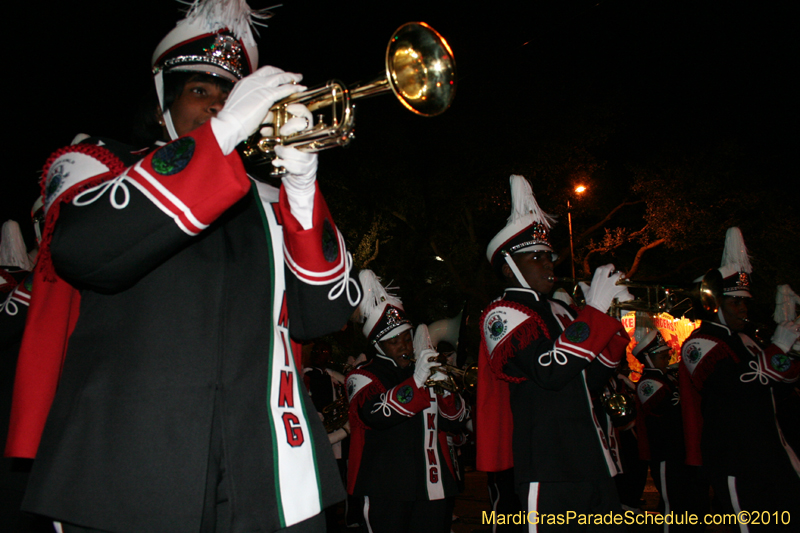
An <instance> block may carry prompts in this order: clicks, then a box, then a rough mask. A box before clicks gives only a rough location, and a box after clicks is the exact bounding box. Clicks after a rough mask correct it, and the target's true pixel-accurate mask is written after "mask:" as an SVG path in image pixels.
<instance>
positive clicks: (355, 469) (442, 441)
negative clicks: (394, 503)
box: [347, 354, 468, 501]
mask: <svg viewBox="0 0 800 533" xmlns="http://www.w3.org/2000/svg"><path fill="white" fill-rule="evenodd" d="M347 394H348V397H349V399H350V429H351V441H350V456H349V463H348V472H347V484H348V487H347V488H348V492H349V493H350V494H353V495H355V496H370V497H379V498H383V499H390V500H398V501H414V500H440V499H443V498H449V497H454V496H456V494H457V493H458V487H457V485H456V481H455V475H454V473H453V465H452V464H451V460H450V454H449V452H448V447H447V439H446V434H445V432H447V431H454V432H460V431H463V429H464V426H465V424H466V420H467V418H468V412H467V409H466V406H465V404H464V402H463V400H462V399H461V398H460V396H458V395H455V394H449V395H447V396H444V397H442V396H437V395H436V394H435V393H434V392H433V390H432V389H431V388H418V387H417V386H416V383H415V382H414V367H413V365H409V366H408V367H406V368H400V367H398V366H397V365H396V364H395V362H394V361H393V360H391V359H390V358H388V357H386V356H383V355H380V354H376V355H375V357H373V358H372V360H371V361H369V362H367V363H365V364H363V365H361V366H360V367H359V368H357V369H356V370H354V371H353V372H351V373H350V374H348V376H347Z"/></svg>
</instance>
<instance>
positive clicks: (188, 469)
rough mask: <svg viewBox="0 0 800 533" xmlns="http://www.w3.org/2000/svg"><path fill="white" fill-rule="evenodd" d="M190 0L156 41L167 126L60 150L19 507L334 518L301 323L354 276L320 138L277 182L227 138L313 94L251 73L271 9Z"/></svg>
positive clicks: (18, 450)
mask: <svg viewBox="0 0 800 533" xmlns="http://www.w3.org/2000/svg"><path fill="white" fill-rule="evenodd" d="M190 4H191V5H190V6H189V7H188V10H187V13H186V17H185V18H184V19H182V20H181V21H180V22H179V23H178V24H177V25H176V26H175V27H174V28H173V29H172V30H171V31H170V32H169V33H168V34H167V36H166V37H165V38H164V39H163V40H162V41H161V43H160V44H159V45H158V46H157V47H156V50H155V53H154V54H153V56H152V57H153V59H152V63H151V66H152V67H153V70H152V75H153V82H154V86H155V87H154V88H155V89H156V90H155V91H154V94H153V99H152V102H150V107H149V110H148V116H147V118H148V119H152V124H153V125H154V126H155V133H154V135H155V136H156V139H154V140H157V141H159V142H158V143H156V144H155V145H153V146H150V147H145V148H144V149H142V150H139V149H138V148H141V147H130V146H126V145H124V144H122V143H119V142H115V141H113V140H110V139H106V138H100V137H90V138H88V139H85V140H83V141H82V142H80V143H78V144H73V145H70V146H67V147H64V148H61V149H60V150H58V151H56V152H55V153H54V154H53V156H52V157H51V158H50V159H49V160H48V162H47V165H46V168H45V170H44V178H43V179H44V184H43V187H42V190H43V191H46V196H45V198H44V203H45V208H46V214H45V228H44V233H43V236H42V246H41V250H42V251H41V254H40V256H39V263H38V266H37V268H36V271H35V273H34V277H35V280H34V285H35V286H36V287H37V289H36V291H34V292H33V298H32V300H31V305H30V308H29V315H28V320H27V325H26V331H25V336H24V338H23V344H22V349H21V351H20V356H19V361H18V366H17V378H18V379H17V384H16V386H15V397H14V406H13V408H12V409H13V411H12V415H11V416H12V428H13V429H12V431H10V432H9V440H8V443H7V446H6V454H7V455H9V456H13V457H28V458H33V457H34V456H35V457H36V461H35V462H34V466H33V469H32V471H31V476H30V479H29V483H28V486H27V492H26V495H25V500H24V502H23V509H24V510H25V511H27V512H30V513H35V514H38V515H42V516H46V517H49V519H51V520H53V521H57V522H59V523H60V524H59V526H58V530H59V531H64V532H66V533H73V532H87V531H105V532H120V531H169V532H175V533H178V532H197V531H218V532H223V531H261V532H272V531H287V530H290V531H324V530H325V523H324V517H323V516H322V513H321V511H322V510H323V509H324V508H325V507H328V506H330V505H333V504H335V503H336V502H339V501H341V500H342V499H344V496H345V493H344V488H343V487H342V483H341V481H340V478H339V474H338V471H337V469H336V463H335V461H334V457H333V453H332V452H331V447H330V445H329V444H328V439H327V438H326V435H325V431H324V429H323V427H322V424H321V422H320V421H319V419H318V418H317V416H316V412H315V411H314V409H313V406H312V404H311V401H310V399H309V397H308V393H307V392H305V391H304V390H303V386H302V375H301V374H300V368H298V365H299V357H296V356H295V353H296V352H295V350H297V349H298V346H297V344H296V343H295V342H292V340H294V339H300V340H303V339H309V338H315V337H318V336H321V335H325V334H327V333H331V332H334V331H337V330H339V329H340V328H341V327H342V325H344V324H345V323H346V322H347V319H348V318H349V317H350V315H351V314H352V312H353V310H354V308H355V306H356V305H357V303H358V288H357V287H358V282H357V280H355V279H354V278H353V277H351V275H350V270H351V268H350V267H351V262H350V261H349V259H348V254H347V251H346V250H345V248H344V246H343V243H344V240H343V238H342V236H341V234H340V233H339V231H338V230H337V229H336V227H335V225H334V224H333V219H332V217H331V215H330V213H329V211H328V208H327V206H326V204H325V201H324V200H323V198H322V196H321V195H320V193H319V190H318V188H317V185H316V173H317V157H316V155H315V154H303V153H300V152H299V151H298V150H296V149H294V148H290V147H283V148H284V149H282V150H280V152H281V154H282V155H281V156H280V158H279V160H276V161H275V162H274V163H275V164H276V165H279V166H282V167H283V168H284V169H285V170H286V171H287V175H286V177H285V178H283V182H282V184H281V185H280V189H279V188H276V187H274V186H271V185H267V184H265V183H261V182H257V181H255V180H253V179H251V178H250V177H249V176H248V175H247V174H246V172H245V169H244V167H243V164H242V161H241V158H240V156H239V155H238V153H237V152H236V150H235V147H236V145H237V144H239V143H240V142H241V141H243V140H244V139H246V138H247V137H249V136H250V135H251V134H252V133H254V132H255V130H256V129H258V128H259V126H260V124H261V123H262V122H263V119H264V118H265V116H266V114H267V113H268V110H269V108H270V107H271V106H272V104H273V103H274V102H276V101H278V100H281V99H283V98H284V97H286V96H288V95H291V94H294V93H296V92H297V91H299V90H302V87H301V86H299V85H295V84H294V83H293V82H299V81H300V79H301V76H300V75H299V74H291V73H287V72H284V71H282V70H280V69H277V68H274V67H262V68H257V65H258V48H257V45H256V41H255V33H254V32H253V29H252V27H251V20H252V18H253V17H256V18H262V19H263V18H266V17H268V15H269V14H268V13H265V12H263V11H255V12H254V11H253V10H251V9H250V8H249V7H248V6H247V5H246V3H245V2H244V1H237V2H229V1H219V0H198V1H197V2H194V3H190ZM176 8H177V6H176ZM106 22H111V21H106ZM75 31H78V30H77V29H76V30H75ZM131 46H132V47H133V49H136V48H135V46H136V44H135V43H131ZM111 57H113V58H115V59H119V58H121V57H122V56H118V55H112V56H111ZM99 67H100V68H102V65H99ZM121 83H123V82H122V80H113V84H112V85H111V87H109V88H110V89H114V88H116V87H118V86H119V85H120V84H121ZM111 94H115V95H118V94H121V93H119V92H117V91H115V90H112V91H111ZM117 98H118V99H119V97H117ZM119 104H120V106H119V107H120V109H119V110H118V111H122V112H123V113H124V112H125V109H124V107H125V106H128V107H130V102H128V101H120V102H119ZM111 115H112V116H115V117H116V116H117V115H116V114H114V113H112V114H111ZM157 121H158V122H160V124H158V122H157ZM286 126H289V125H288V124H287V125H286ZM305 127H306V121H305V119H299V120H298V121H295V124H294V126H290V129H294V130H295V131H298V130H302V129H303V128H305Z"/></svg>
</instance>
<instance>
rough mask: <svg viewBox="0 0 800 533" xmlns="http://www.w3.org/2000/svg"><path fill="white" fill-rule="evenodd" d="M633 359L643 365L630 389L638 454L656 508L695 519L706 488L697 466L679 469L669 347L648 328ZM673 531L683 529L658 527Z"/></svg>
mask: <svg viewBox="0 0 800 533" xmlns="http://www.w3.org/2000/svg"><path fill="white" fill-rule="evenodd" d="M633 356H634V357H636V359H638V360H639V362H640V363H642V364H643V365H644V370H643V371H642V378H641V379H640V380H639V382H638V383H637V384H636V396H637V405H638V409H637V411H638V419H637V423H636V425H637V426H638V427H639V452H640V456H641V457H642V458H643V459H645V460H647V461H649V462H650V475H651V476H652V477H653V482H654V483H655V485H656V488H657V489H658V493H659V495H660V497H661V501H660V502H659V506H658V508H659V510H660V511H661V512H662V513H663V514H667V513H670V512H672V513H675V514H681V513H683V512H684V511H689V512H693V513H695V514H697V515H698V516H699V515H701V514H702V513H705V512H707V511H708V483H703V482H702V481H701V479H702V478H701V474H700V472H698V471H697V467H693V466H690V465H687V464H685V459H686V453H685V447H684V444H683V418H682V417H681V396H680V393H679V391H678V379H677V376H674V375H673V374H672V373H669V372H668V366H669V360H670V348H669V345H667V343H666V341H664V338H663V337H662V336H661V333H659V331H658V330H656V329H654V330H652V331H650V332H649V333H648V334H647V335H646V336H645V337H644V338H642V340H641V342H639V344H637V345H636V347H635V348H634V349H633ZM703 527H704V526H703V524H700V525H699V527H695V528H693V529H703ZM679 528H680V529H687V528H686V524H681V525H680V526H676V525H670V524H664V532H665V533H668V532H669V531H677V530H679ZM688 529H691V526H689V528H688Z"/></svg>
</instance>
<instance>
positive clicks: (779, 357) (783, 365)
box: [769, 353, 792, 372]
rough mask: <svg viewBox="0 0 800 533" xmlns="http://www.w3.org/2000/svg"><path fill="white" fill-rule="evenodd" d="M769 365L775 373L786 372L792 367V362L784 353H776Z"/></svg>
mask: <svg viewBox="0 0 800 533" xmlns="http://www.w3.org/2000/svg"><path fill="white" fill-rule="evenodd" d="M769 364H770V366H771V367H772V368H773V369H775V371H776V372H786V371H787V370H789V367H790V366H792V360H791V359H790V358H789V356H788V355H786V354H785V353H778V354H775V355H773V356H772V359H770V361H769Z"/></svg>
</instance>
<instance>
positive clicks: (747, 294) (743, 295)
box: [722, 289, 753, 298]
mask: <svg viewBox="0 0 800 533" xmlns="http://www.w3.org/2000/svg"><path fill="white" fill-rule="evenodd" d="M722 296H733V297H734V298H752V297H753V295H752V294H750V291H747V290H741V289H740V290H737V291H730V292H728V291H722Z"/></svg>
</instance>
